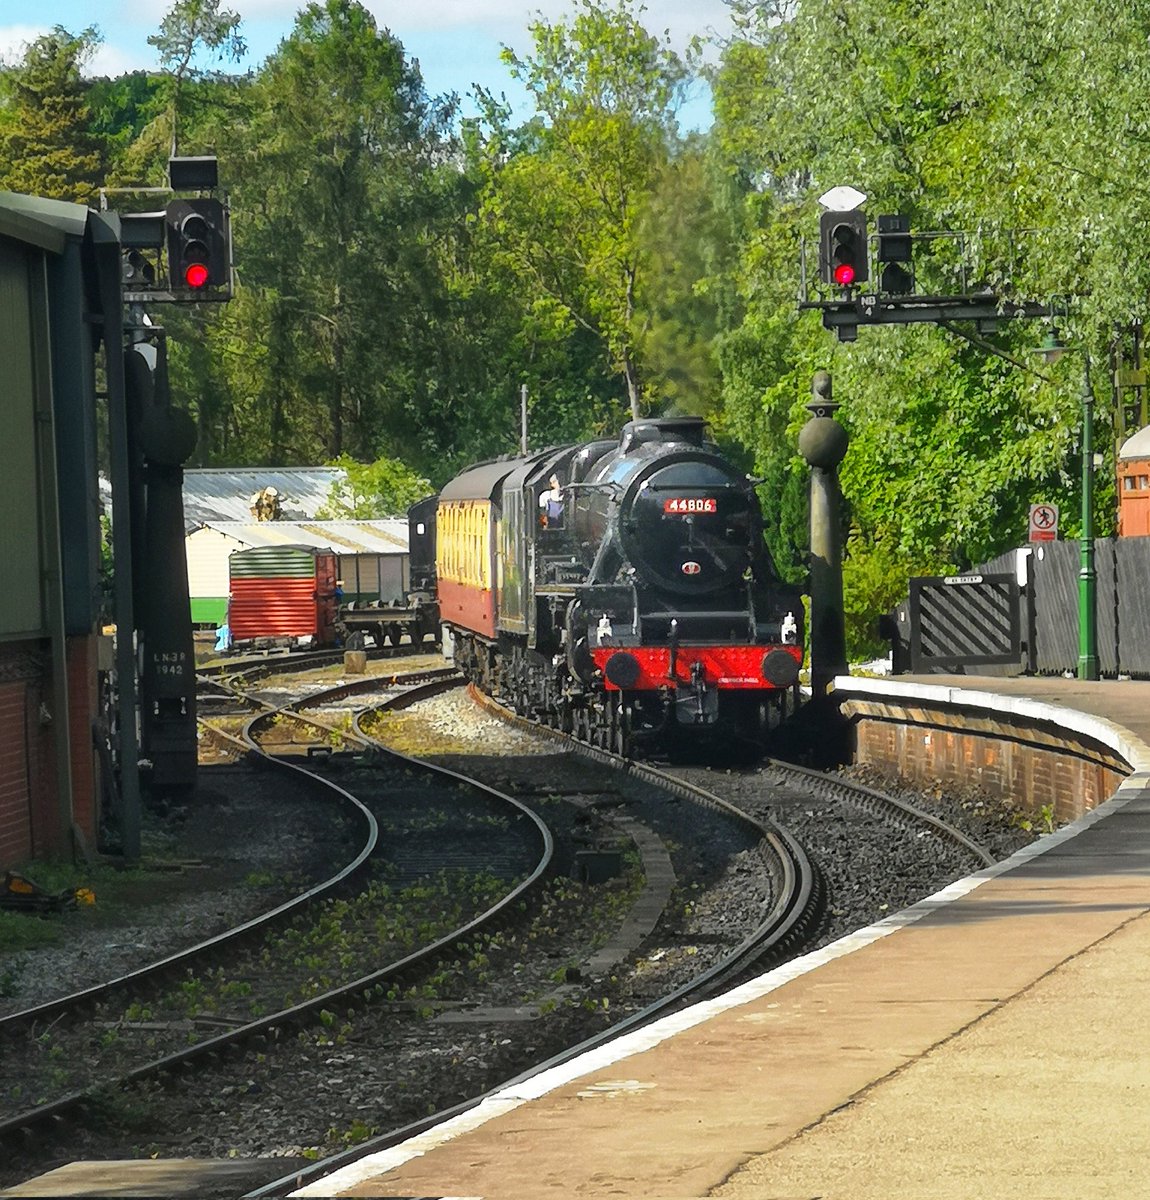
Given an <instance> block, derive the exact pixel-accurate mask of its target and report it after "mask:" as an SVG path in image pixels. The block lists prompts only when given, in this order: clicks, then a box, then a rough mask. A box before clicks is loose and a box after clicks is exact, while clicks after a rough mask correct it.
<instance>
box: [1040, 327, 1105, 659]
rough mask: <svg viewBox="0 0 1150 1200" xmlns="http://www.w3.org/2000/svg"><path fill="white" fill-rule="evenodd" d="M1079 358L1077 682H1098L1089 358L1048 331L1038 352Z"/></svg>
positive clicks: (1052, 358) (1049, 357) (1053, 358)
mask: <svg viewBox="0 0 1150 1200" xmlns="http://www.w3.org/2000/svg"><path fill="white" fill-rule="evenodd" d="M1080 349H1081V354H1082V539H1081V542H1082V558H1081V563H1080V566H1079V568H1078V678H1079V679H1097V678H1098V623H1097V576H1096V574H1095V571H1094V393H1093V391H1092V390H1091V388H1090V355H1089V354H1088V353H1087V351H1086V350H1085V349H1082V348H1079V347H1071V346H1067V345H1065V344H1064V343H1063V342H1062V340H1061V339H1060V338H1059V336H1058V331H1057V330H1055V329H1052V330H1050V332H1049V333H1047V335H1046V337H1045V338H1044V339H1043V343H1042V345H1041V346H1040V347H1039V348H1038V350H1039V353H1040V354H1041V355H1042V357H1043V358H1044V359H1045V360H1046V362H1048V363H1056V362H1057V361H1058V360H1059V359H1060V358H1061V357H1062V355H1063V354H1066V353H1067V352H1068V351H1070V352H1078V351H1079V350H1080Z"/></svg>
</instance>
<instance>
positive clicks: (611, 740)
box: [436, 417, 803, 753]
mask: <svg viewBox="0 0 1150 1200" xmlns="http://www.w3.org/2000/svg"><path fill="white" fill-rule="evenodd" d="M705 428H706V426H705V422H704V421H703V420H701V419H699V418H687V417H683V418H668V419H658V420H644V421H633V422H630V423H629V424H627V425H626V426H625V427H624V428H623V431H622V435H621V437H620V438H619V439H617V440H610V441H596V442H589V443H583V444H580V445H574V446H565V447H561V448H558V449H551V450H547V451H542V452H539V453H535V454H530V455H527V456H525V457H522V458H514V459H504V460H499V461H496V462H487V463H482V464H479V465H477V466H474V467H471V468H469V469H468V470H466V471H464V472H462V473H461V474H460V475H458V476H456V478H454V479H453V480H451V481H450V482H449V483H448V484H447V485H446V486H445V487H444V488H443V490H442V492H441V493H440V495H439V499H438V505H437V507H436V526H437V528H436V539H437V546H436V576H437V599H438V603H439V612H440V620H441V622H442V632H443V640H444V650H445V653H446V652H448V650H449V649H450V651H451V653H452V654H453V657H454V659H455V662H456V663H457V665H458V666H459V667H460V668H461V670H462V671H463V672H464V673H465V674H466V675H467V676H468V678H469V679H471V680H472V681H474V682H475V683H476V684H477V685H478V686H479V687H481V688H482V689H484V690H485V691H487V692H489V693H491V694H492V695H494V696H495V697H497V698H499V699H502V700H504V701H506V702H508V703H509V704H510V705H512V706H513V707H514V708H515V709H516V710H517V711H518V712H519V713H521V714H523V715H527V716H532V717H534V718H536V719H539V720H542V721H544V722H546V723H548V724H551V725H553V726H555V727H557V728H560V729H562V730H564V731H567V732H571V733H574V734H576V735H577V736H580V737H582V738H584V739H585V740H588V741H591V742H592V743H595V744H598V745H601V746H604V747H607V748H611V749H614V750H616V751H619V752H622V753H627V752H629V751H630V749H631V748H632V746H634V745H642V744H644V743H646V744H647V745H648V746H652V745H653V744H655V743H659V742H662V743H663V744H664V745H675V744H681V743H682V742H683V741H684V739H687V738H691V737H701V736H708V737H710V738H712V739H713V738H714V737H715V735H716V734H719V733H724V734H726V733H729V734H737V735H738V736H739V737H741V738H743V739H750V740H753V741H755V742H761V741H762V740H763V738H764V736H765V735H766V733H767V732H768V731H769V730H770V729H771V728H773V727H774V726H776V725H777V724H778V723H779V722H780V721H781V720H782V718H783V717H784V716H785V715H786V714H787V712H788V711H789V710H790V708H791V707H792V705H793V704H794V703H795V701H796V700H797V683H798V676H799V669H800V667H801V665H802V645H803V609H802V603H801V594H800V590H799V589H798V588H797V587H795V586H792V585H789V584H785V583H783V582H782V581H781V579H780V578H779V576H778V573H777V571H776V570H775V567H774V564H773V563H772V561H771V558H770V555H769V553H768V551H767V547H766V544H765V542H764V539H763V524H762V513H761V509H760V506H759V501H758V497H757V495H756V493H755V490H754V486H753V483H752V481H751V480H750V479H748V478H747V477H746V476H745V475H744V474H743V473H742V472H740V471H739V470H738V469H736V467H735V466H733V465H732V464H731V463H730V462H729V461H728V460H727V459H726V458H724V457H723V455H722V454H721V453H720V451H719V450H718V448H717V447H716V446H714V445H713V444H711V443H709V442H708V441H707V440H706V438H705Z"/></svg>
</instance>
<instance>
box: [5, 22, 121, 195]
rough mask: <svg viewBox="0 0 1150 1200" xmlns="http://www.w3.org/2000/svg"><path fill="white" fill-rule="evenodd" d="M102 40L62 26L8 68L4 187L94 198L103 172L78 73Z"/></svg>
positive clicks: (91, 31) (38, 40)
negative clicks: (13, 66) (18, 62)
mask: <svg viewBox="0 0 1150 1200" xmlns="http://www.w3.org/2000/svg"><path fill="white" fill-rule="evenodd" d="M99 43H100V37H99V34H98V33H97V31H96V30H95V28H94V27H93V28H88V29H85V30H83V31H82V32H81V33H78V34H72V33H69V32H68V31H67V30H66V29H64V28H63V27H62V26H60V25H57V26H56V27H55V28H54V29H53V30H52V32H51V33H46V34H44V35H43V36H41V37H38V38H36V40H35V41H33V42H32V43H31V44H30V45H29V46H28V48H27V49H26V50H25V52H24V57H23V59H22V60H21V62H20V64H19V65H18V66H17V67H16V68H14V69H12V70H10V71H9V72H7V73H6V75H7V78H6V80H5V91H6V93H7V104H6V106H5V108H6V112H5V117H4V119H3V120H2V121H0V187H2V188H6V189H8V190H10V191H13V192H24V193H27V194H28V195H33V196H46V197H48V198H49V199H53V200H70V201H74V202H77V203H81V204H88V203H91V202H92V201H93V200H94V199H95V195H96V191H97V189H98V187H99V185H100V181H101V177H102V173H103V172H102V162H101V154H100V145H99V142H98V140H97V139H96V137H95V136H94V135H93V133H92V131H91V124H90V121H91V118H90V113H89V109H88V102H87V95H86V93H87V88H86V85H85V84H84V81H83V79H82V78H81V76H80V70H81V68H82V67H83V65H84V63H85V61H86V60H87V59H88V57H89V56H90V55H91V53H92V52H93V50H95V48H96V47H97V46H98V45H99Z"/></svg>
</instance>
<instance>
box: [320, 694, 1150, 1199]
mask: <svg viewBox="0 0 1150 1200" xmlns="http://www.w3.org/2000/svg"><path fill="white" fill-rule="evenodd" d="M864 682H865V684H866V685H867V686H870V687H879V686H888V687H889V691H890V692H891V693H892V694H893V693H895V692H901V693H903V694H906V689H914V688H922V689H928V688H930V689H933V688H939V687H943V688H954V689H962V691H963V693H964V694H965V695H966V697H967V698H969V699H970V700H971V701H972V702H975V703H982V702H983V701H981V700H977V699H976V697H978V696H982V695H985V696H986V700H985V703H986V705H987V706H999V707H1001V706H1002V705H1003V704H1017V705H1020V706H1022V707H1024V708H1025V709H1026V710H1027V711H1031V710H1032V706H1033V711H1035V712H1036V713H1045V714H1046V715H1047V716H1048V717H1052V718H1053V719H1061V720H1064V721H1065V723H1066V724H1067V725H1074V726H1078V725H1082V724H1086V725H1087V726H1088V727H1089V728H1091V729H1092V731H1094V732H1095V733H1101V735H1103V736H1106V737H1109V738H1111V740H1112V743H1117V742H1120V743H1121V744H1122V746H1123V752H1124V753H1125V754H1126V755H1127V756H1128V758H1129V759H1130V760H1131V761H1132V765H1133V766H1134V768H1135V770H1134V773H1133V774H1132V776H1131V778H1130V779H1128V780H1127V781H1126V782H1125V783H1124V784H1123V785H1122V787H1121V788H1120V789H1119V791H1118V793H1117V794H1116V796H1115V797H1114V798H1113V799H1111V800H1109V801H1107V802H1106V803H1105V804H1104V805H1102V806H1100V807H1099V808H1098V809H1097V810H1095V812H1093V813H1090V814H1088V815H1087V816H1086V817H1084V818H1083V819H1082V820H1081V821H1078V822H1075V824H1074V825H1073V826H1069V827H1067V828H1066V829H1065V830H1061V831H1059V832H1058V833H1056V834H1053V835H1050V836H1048V837H1046V838H1043V839H1041V840H1040V841H1039V842H1038V843H1036V844H1035V845H1034V846H1032V847H1028V848H1027V849H1026V850H1024V851H1022V852H1020V854H1018V855H1016V856H1014V858H1012V859H1011V860H1009V861H1008V862H1007V863H1005V864H999V866H998V867H995V868H991V869H989V870H987V871H984V872H980V873H979V874H978V875H976V876H971V877H970V878H968V879H967V880H964V881H961V882H960V883H958V884H955V885H952V887H950V888H948V889H946V890H945V891H944V892H942V893H939V895H938V896H937V897H933V898H931V899H930V900H928V901H924V902H923V903H922V904H919V905H916V906H915V907H914V908H912V909H908V910H906V911H905V912H904V913H900V914H897V915H896V916H894V917H892V918H890V919H889V920H887V921H884V922H882V923H881V924H879V925H877V926H872V927H870V928H869V929H868V930H864V931H861V932H860V933H858V934H854V935H851V936H850V937H848V938H845V939H843V940H842V941H840V942H837V943H835V944H834V945H833V946H830V947H826V948H824V949H822V950H820V951H818V952H816V953H814V954H811V955H808V956H806V957H805V958H803V959H800V960H798V961H796V962H794V963H790V964H787V965H786V966H785V967H782V968H779V969H777V970H775V971H772V972H770V973H768V974H766V975H764V976H762V977H760V978H759V979H756V980H753V981H752V982H750V983H748V984H745V985H743V986H742V987H740V988H738V989H736V990H735V991H733V992H731V993H728V994H727V995H726V996H724V997H720V998H717V999H716V1000H714V1001H709V1002H707V1003H706V1004H703V1005H699V1006H696V1007H695V1008H694V1009H691V1010H689V1011H687V1012H685V1013H681V1014H676V1015H675V1016H674V1017H671V1018H668V1019H666V1020H665V1021H662V1022H659V1023H658V1024H657V1025H655V1026H652V1027H651V1028H650V1029H648V1030H644V1031H640V1032H639V1033H637V1034H635V1035H632V1036H630V1037H627V1038H624V1039H621V1040H620V1041H619V1042H616V1043H614V1044H613V1045H612V1046H609V1047H606V1048H604V1049H603V1050H602V1051H600V1052H596V1053H595V1054H592V1055H589V1056H586V1058H585V1059H584V1060H580V1061H579V1062H578V1063H576V1064H569V1065H567V1066H565V1067H563V1068H561V1069H559V1070H557V1071H554V1072H549V1073H548V1074H546V1075H543V1076H539V1077H537V1078H536V1079H533V1080H530V1081H528V1082H527V1083H525V1084H522V1085H519V1086H518V1087H516V1088H514V1089H511V1090H509V1091H508V1092H506V1093H504V1094H502V1095H499V1096H497V1097H495V1098H493V1099H491V1100H489V1101H487V1102H485V1103H484V1104H483V1105H482V1106H480V1108H479V1109H477V1110H474V1111H473V1112H472V1113H469V1114H466V1115H465V1116H464V1117H462V1118H459V1119H457V1120H455V1121H452V1122H448V1123H446V1124H445V1125H443V1126H440V1127H437V1128H436V1129H435V1130H432V1131H430V1132H429V1133H427V1134H425V1135H422V1136H420V1137H419V1138H415V1139H412V1141H411V1142H408V1143H405V1144H404V1145H403V1146H400V1147H397V1148H395V1149H393V1150H391V1151H388V1152H386V1153H385V1154H383V1155H380V1156H376V1157H375V1158H374V1159H372V1160H365V1161H363V1162H360V1163H357V1164H353V1165H352V1166H350V1167H348V1168H346V1169H345V1170H344V1171H342V1172H340V1173H338V1174H336V1175H334V1176H330V1177H329V1178H328V1179H326V1180H324V1181H322V1182H320V1183H317V1184H314V1185H310V1186H308V1187H306V1188H304V1189H302V1190H301V1191H299V1192H298V1193H297V1194H298V1195H302V1196H329V1195H348V1196H425V1197H432V1196H437V1197H449V1196H450V1197H463V1196H469V1197H484V1198H485V1200H503V1198H507V1200H510V1198H512V1197H515V1198H521V1197H561V1196H562V1197H620V1196H623V1197H665V1198H676V1200H685V1198H689V1197H702V1196H722V1197H731V1198H733V1197H738V1198H744V1197H746V1198H750V1197H754V1198H756V1200H764V1198H768V1200H774V1198H777V1200H800V1198H801V1200H807V1198H813V1197H819V1198H821V1200H870V1198H871V1197H873V1198H875V1200H878V1198H880V1197H881V1198H882V1200H892V1198H902V1197H906V1198H910V1197H915V1198H919V1197H921V1198H924V1200H926V1198H929V1200H951V1198H954V1200H967V1198H974V1197H979V1198H986V1197H995V1198H999V1197H1012V1196H1025V1197H1026V1198H1027V1200H1043V1198H1047V1197H1059V1198H1061V1197H1067V1198H1069V1197H1074V1198H1075V1200H1083V1198H1093V1197H1099V1198H1100V1197H1128V1196H1137V1195H1142V1194H1145V1193H1146V1191H1147V1190H1150V1187H1148V1185H1147V1183H1146V1180H1147V1178H1148V1177H1150V1165H1148V1164H1150V1012H1148V1010H1150V1005H1147V1003H1146V1001H1147V997H1148V996H1150V986H1148V985H1150V787H1148V784H1150V683H1109V682H1106V683H1095V684H1091V683H1080V682H1078V681H1076V680H1073V681H1072V680H1062V679H1050V680H1032V679H1018V680H1014V679H986V678H978V677H964V676H963V677H940V676H927V677H921V678H917V679H916V678H913V677H906V676H902V677H899V679H898V680H895V681H893V682H891V683H889V685H887V683H886V681H882V682H881V683H878V682H876V681H860V682H859V685H858V686H860V687H861V686H863V684H864ZM837 683H838V686H839V690H846V691H849V690H850V688H851V686H852V681H849V680H840V681H837ZM1076 714H1085V715H1084V716H1080V715H1076Z"/></svg>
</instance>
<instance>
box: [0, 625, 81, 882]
mask: <svg viewBox="0 0 1150 1200" xmlns="http://www.w3.org/2000/svg"><path fill="white" fill-rule="evenodd" d="M95 653H96V643H95V639H94V638H71V639H69V642H68V649H67V670H68V698H69V704H70V708H71V711H70V712H69V713H68V714H67V717H66V718H65V719H64V720H63V721H61V720H59V719H58V717H57V714H55V713H53V712H52V711H51V703H52V702H51V697H52V681H51V663H50V660H49V658H48V655H47V653H46V652H43V651H42V650H41V649H40V646H39V643H38V642H34V641H23V642H9V643H0V870H2V869H3V868H4V867H10V866H13V865H15V864H17V863H20V862H24V861H26V860H27V859H29V858H38V857H43V856H47V855H57V854H63V855H66V854H69V853H71V851H72V831H71V830H70V829H64V828H62V822H61V820H60V805H59V795H58V789H57V787H56V763H55V741H54V739H55V738H56V737H57V736H59V737H67V738H68V744H69V747H70V763H71V768H72V817H73V825H74V826H75V828H76V829H77V830H79V832H80V833H81V835H82V836H83V837H84V838H85V839H86V841H87V844H88V847H89V848H94V847H95V843H96V834H97V829H98V823H99V802H98V797H99V786H100V784H99V778H98V775H97V770H96V762H95V753H94V750H93V745H92V719H93V715H94V714H95V712H96V706H97V683H96V680H97V676H96V664H95Z"/></svg>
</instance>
